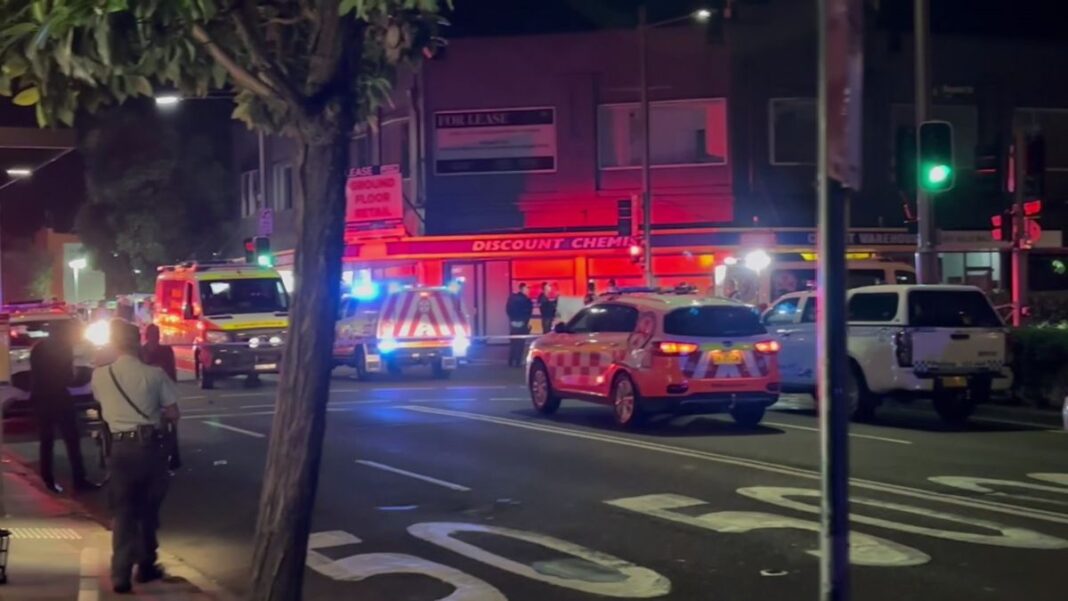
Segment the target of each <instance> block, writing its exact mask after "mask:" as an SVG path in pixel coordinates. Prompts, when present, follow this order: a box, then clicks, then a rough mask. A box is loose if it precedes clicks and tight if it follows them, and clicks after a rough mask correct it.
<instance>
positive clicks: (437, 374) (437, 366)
mask: <svg viewBox="0 0 1068 601" xmlns="http://www.w3.org/2000/svg"><path fill="white" fill-rule="evenodd" d="M431 369H432V370H433V371H434V379H435V380H448V379H449V377H450V376H452V370H451V369H445V366H444V365H442V364H441V361H440V360H439V361H436V362H435V363H434V366H433V367H432V368H431Z"/></svg>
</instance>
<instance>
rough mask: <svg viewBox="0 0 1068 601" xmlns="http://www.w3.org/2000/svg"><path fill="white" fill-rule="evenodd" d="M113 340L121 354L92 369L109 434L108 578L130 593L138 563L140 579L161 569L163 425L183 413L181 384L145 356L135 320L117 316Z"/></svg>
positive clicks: (164, 466) (158, 575)
mask: <svg viewBox="0 0 1068 601" xmlns="http://www.w3.org/2000/svg"><path fill="white" fill-rule="evenodd" d="M111 343H112V345H113V346H114V347H115V351H116V352H117V353H118V358H116V359H115V361H114V362H113V363H112V364H111V365H108V366H106V367H99V368H97V369H96V370H95V371H93V380H92V387H93V396H95V397H96V400H97V401H98V402H99V403H100V410H101V413H102V414H103V417H104V421H106V422H107V424H108V428H109V429H110V431H111V438H112V444H111V457H110V460H109V467H110V472H111V484H110V487H111V490H110V499H111V507H112V512H113V513H114V524H113V532H112V542H111V549H112V554H111V583H112V588H113V589H114V591H115V592H116V593H128V592H130V591H131V590H132V586H131V584H130V579H131V576H132V573H133V567H134V564H136V565H137V581H138V582H151V581H153V580H159V579H161V578H163V576H164V574H163V569H162V568H161V567H160V566H159V565H157V564H156V559H157V549H158V547H159V542H158V540H157V538H156V531H157V530H158V529H159V509H160V505H162V503H163V497H164V496H165V495H166V493H167V478H168V474H167V451H166V450H165V449H164V447H163V429H162V427H161V426H162V425H163V424H164V423H165V422H177V421H178V417H179V412H178V390H177V387H176V386H175V384H174V382H172V381H171V379H170V378H169V377H167V374H165V373H163V370H162V369H160V368H158V367H152V366H149V365H145V364H144V363H142V362H141V360H140V358H139V355H140V350H141V345H140V336H139V335H138V331H137V328H136V327H135V326H132V325H130V324H125V323H121V322H113V325H112V329H111Z"/></svg>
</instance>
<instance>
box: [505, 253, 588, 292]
mask: <svg viewBox="0 0 1068 601" xmlns="http://www.w3.org/2000/svg"><path fill="white" fill-rule="evenodd" d="M574 275H575V261H574V259H535V260H518V261H512V279H513V280H536V281H537V283H538V285H539V286H540V285H541V282H542V281H545V280H554V279H563V278H566V279H571V278H572V277H574Z"/></svg>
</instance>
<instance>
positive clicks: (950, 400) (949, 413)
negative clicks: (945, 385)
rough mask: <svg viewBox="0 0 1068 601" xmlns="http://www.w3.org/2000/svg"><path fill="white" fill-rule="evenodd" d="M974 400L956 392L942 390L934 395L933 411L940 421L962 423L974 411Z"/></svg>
mask: <svg viewBox="0 0 1068 601" xmlns="http://www.w3.org/2000/svg"><path fill="white" fill-rule="evenodd" d="M975 405H976V403H975V400H973V399H970V398H968V396H967V395H964V394H961V393H956V392H943V393H941V394H937V395H935V397H934V408H935V412H936V413H938V417H940V418H942V421H944V422H946V423H950V424H963V423H964V422H966V421H968V418H969V417H971V415H972V412H974V411H975Z"/></svg>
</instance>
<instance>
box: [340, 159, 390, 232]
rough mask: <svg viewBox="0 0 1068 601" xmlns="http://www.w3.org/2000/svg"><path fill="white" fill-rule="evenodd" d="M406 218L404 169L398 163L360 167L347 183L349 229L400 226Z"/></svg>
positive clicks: (352, 173) (347, 223) (346, 211)
mask: <svg viewBox="0 0 1068 601" xmlns="http://www.w3.org/2000/svg"><path fill="white" fill-rule="evenodd" d="M403 221H404V196H403V192H402V188H401V172H400V167H399V166H397V165H381V166H378V165H376V166H371V167H360V168H357V169H352V170H350V171H349V177H348V181H347V182H346V183H345V225H346V229H348V230H358V231H359V230H377V229H384V228H394V227H398V226H399V225H400V224H402V223H403Z"/></svg>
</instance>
